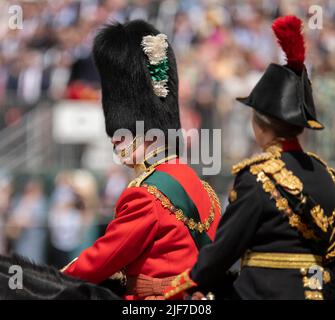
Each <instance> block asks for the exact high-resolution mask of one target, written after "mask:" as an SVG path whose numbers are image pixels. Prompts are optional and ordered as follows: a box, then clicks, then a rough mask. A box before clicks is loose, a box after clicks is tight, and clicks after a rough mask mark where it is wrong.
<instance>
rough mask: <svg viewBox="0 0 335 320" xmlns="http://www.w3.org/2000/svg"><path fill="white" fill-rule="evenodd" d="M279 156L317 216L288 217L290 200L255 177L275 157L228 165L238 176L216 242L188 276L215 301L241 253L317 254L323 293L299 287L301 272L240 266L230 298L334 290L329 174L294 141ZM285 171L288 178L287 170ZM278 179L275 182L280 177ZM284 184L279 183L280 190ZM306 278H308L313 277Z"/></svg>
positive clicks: (333, 187) (334, 206)
mask: <svg viewBox="0 0 335 320" xmlns="http://www.w3.org/2000/svg"><path fill="white" fill-rule="evenodd" d="M277 151H278V150H277ZM277 151H276V152H277ZM279 152H280V154H279V155H278V154H277V156H276V157H275V162H276V161H277V160H279V162H278V161H277V162H276V163H274V165H276V164H277V163H281V162H280V161H282V162H283V164H284V165H285V167H284V168H285V169H286V170H288V171H291V173H290V172H288V175H289V177H290V179H292V181H293V182H292V184H293V188H294V187H297V188H299V186H302V188H303V191H302V192H303V194H304V195H308V197H309V198H311V199H313V201H314V202H315V203H316V207H317V205H319V207H317V209H319V211H317V212H318V213H320V212H321V214H319V215H316V216H315V217H314V218H313V216H312V214H311V212H307V213H306V212H305V214H307V215H310V216H309V217H308V216H307V218H306V219H305V218H304V216H302V215H301V214H300V215H298V214H297V213H296V212H293V211H292V210H291V211H290V213H289V214H287V212H288V211H287V210H286V209H287V208H286V206H288V207H289V204H290V203H291V202H288V203H289V204H288V203H287V202H286V201H285V200H282V199H281V200H280V198H283V196H282V194H280V193H279V194H278V190H277V189H276V190H277V193H276V191H274V190H272V188H271V186H269V185H267V184H266V183H265V184H264V181H263V182H262V181H261V179H260V178H259V177H262V176H258V175H256V173H257V170H260V169H259V168H262V165H264V164H265V165H266V166H268V167H269V166H270V167H271V163H272V162H271V161H273V159H274V158H272V159H271V156H269V154H268V152H265V153H264V154H262V155H259V156H256V157H254V158H251V159H247V160H245V161H242V162H241V163H240V164H238V165H237V166H235V167H233V170H234V171H235V173H237V176H236V179H235V183H234V189H233V191H232V192H231V194H230V204H229V206H228V207H227V209H226V212H225V213H224V215H223V217H222V219H221V221H220V223H219V227H218V229H217V233H216V236H215V240H214V242H213V243H212V244H210V245H208V246H206V247H204V248H203V249H202V250H201V251H200V253H199V257H198V260H197V263H196V264H195V266H194V267H193V269H192V270H191V272H190V276H191V278H192V280H194V281H195V282H196V283H197V284H198V285H199V286H200V288H201V290H203V291H205V292H208V291H212V292H214V293H216V295H217V297H218V298H219V297H220V296H221V295H224V294H225V292H223V291H224V290H225V288H226V287H225V281H226V280H227V275H226V272H227V270H228V269H229V268H230V267H231V266H232V265H233V264H234V263H235V262H236V261H237V260H238V259H240V258H241V257H242V256H243V255H244V254H245V253H246V252H261V253H262V252H266V253H298V254H301V253H305V254H313V255H317V256H321V257H322V259H323V261H324V262H323V266H324V268H325V269H324V270H325V271H327V273H326V272H324V275H323V278H324V279H323V280H325V281H324V282H323V288H322V290H315V288H314V290H313V289H311V288H309V286H308V284H307V285H306V284H305V286H304V281H303V278H304V275H303V274H302V272H301V271H302V270H300V269H282V268H264V267H249V266H245V267H242V269H241V272H240V274H239V276H238V278H237V280H236V281H235V282H234V284H233V290H234V297H235V298H239V299H305V298H307V299H308V298H310V299H313V296H312V297H308V292H311V291H312V293H314V294H315V293H321V296H320V295H319V296H317V297H319V298H320V297H324V298H327V297H328V298H329V296H327V292H328V291H329V290H330V289H327V288H331V286H334V276H332V273H331V270H332V268H334V267H333V265H334V262H332V261H333V258H335V247H334V241H335V239H334V238H335V236H334V228H333V223H334V221H333V220H334V210H335V184H334V180H333V178H334V176H333V174H334V173H333V171H332V169H331V168H329V167H328V166H327V165H326V164H325V163H324V162H323V161H322V160H321V159H319V158H318V157H317V156H311V155H309V154H307V153H305V152H303V150H302V149H301V147H300V145H299V143H298V141H297V140H293V141H288V142H283V143H282V145H281V146H280V149H279ZM259 165H260V167H259ZM257 166H258V167H257ZM255 167H256V168H255ZM252 168H254V169H252ZM269 170H270V171H271V169H269ZM252 172H253V173H252ZM284 173H285V174H287V171H285V172H284ZM277 178H278V177H277ZM296 178H298V180H297V179H296ZM290 179H287V180H288V181H289V180H290ZM274 180H275V179H274ZM274 180H273V181H274ZM278 181H279V182H280V179H279V178H278ZM299 181H300V184H299V183H298V182H299ZM285 183H286V182H285V181H284V182H283V185H284V186H285ZM279 187H280V183H279ZM269 190H271V191H269ZM292 190H293V189H292ZM273 192H275V193H274V194H275V195H277V200H278V199H279V200H278V201H277V200H276V197H274V195H273ZM292 193H295V192H293V191H292ZM285 195H288V196H287V197H286V198H292V199H293V200H294V199H295V200H296V198H297V195H293V194H291V193H285ZM292 199H291V200H292ZM288 200H290V199H288ZM322 210H323V211H322ZM305 211H306V210H305ZM322 222H323V223H324V224H325V226H326V227H327V228H325V227H324V228H323V230H322V228H321V227H320V226H322ZM320 239H321V240H320ZM307 276H308V278H310V277H311V276H312V275H310V274H308V275H307ZM318 289H320V288H318ZM327 290H328V291H327ZM333 298H334V299H335V297H333Z"/></svg>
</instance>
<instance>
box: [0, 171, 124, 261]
mask: <svg viewBox="0 0 335 320" xmlns="http://www.w3.org/2000/svg"><path fill="white" fill-rule="evenodd" d="M25 180H26V181H25V182H24V183H22V181H21V182H20V187H19V188H16V185H17V182H16V181H15V179H12V178H11V177H9V176H1V177H0V254H8V253H10V252H15V253H17V254H20V255H23V256H26V257H29V258H30V259H32V260H34V261H35V262H38V263H48V264H51V265H54V266H56V267H57V268H61V267H62V266H64V265H66V264H67V263H68V262H69V261H71V260H72V259H74V258H75V257H77V256H78V255H79V253H80V252H81V251H82V250H83V249H85V248H86V247H89V246H90V245H91V244H92V243H93V242H94V241H95V239H97V238H98V237H99V236H100V235H102V234H103V233H104V231H105V227H106V225H107V224H108V223H109V222H110V220H112V219H113V217H114V216H113V215H114V208H115V204H116V201H117V199H118V197H119V195H120V194H121V192H122V191H123V189H124V188H125V187H126V186H127V183H128V180H129V177H128V176H127V172H125V171H120V170H118V171H116V172H115V170H114V169H112V170H111V171H110V172H109V173H108V175H107V177H105V179H103V181H102V184H101V183H100V184H99V179H97V178H96V177H95V176H94V175H93V174H92V173H90V172H88V171H85V170H72V171H62V172H59V173H58V174H57V175H56V176H55V178H54V181H53V183H52V185H51V192H47V189H48V188H47V186H46V179H41V178H36V177H28V178H27V179H25Z"/></svg>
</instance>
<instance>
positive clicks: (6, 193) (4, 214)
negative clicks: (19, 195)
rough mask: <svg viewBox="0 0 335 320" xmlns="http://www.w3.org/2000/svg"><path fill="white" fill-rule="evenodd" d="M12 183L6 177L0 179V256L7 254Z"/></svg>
mask: <svg viewBox="0 0 335 320" xmlns="http://www.w3.org/2000/svg"><path fill="white" fill-rule="evenodd" d="M12 191H13V190H12V183H11V179H10V178H9V177H7V176H2V177H0V254H6V253H7V249H8V246H7V241H6V240H7V239H6V225H7V219H8V214H9V210H10V205H11V197H12Z"/></svg>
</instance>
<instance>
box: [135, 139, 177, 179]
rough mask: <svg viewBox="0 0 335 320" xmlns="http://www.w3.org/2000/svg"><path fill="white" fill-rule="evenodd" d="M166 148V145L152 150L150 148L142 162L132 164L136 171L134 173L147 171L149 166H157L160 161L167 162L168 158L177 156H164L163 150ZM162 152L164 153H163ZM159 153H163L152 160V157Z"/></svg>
mask: <svg viewBox="0 0 335 320" xmlns="http://www.w3.org/2000/svg"><path fill="white" fill-rule="evenodd" d="M167 149H168V148H167V147H166V146H160V147H158V148H156V149H154V150H152V151H151V152H149V153H148V154H147V155H146V156H145V158H144V159H143V161H142V162H140V163H137V164H135V165H134V169H135V171H136V173H142V172H144V171H147V170H149V169H151V168H154V167H156V166H158V165H159V164H161V163H164V162H167V161H169V160H172V159H175V158H177V155H176V154H172V155H170V156H165V151H166V150H167ZM163 152H164V154H163ZM160 154H163V155H162V157H158V159H155V160H154V161H152V160H153V158H155V157H157V156H159V155H160Z"/></svg>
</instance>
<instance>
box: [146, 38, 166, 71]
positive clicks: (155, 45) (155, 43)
mask: <svg viewBox="0 0 335 320" xmlns="http://www.w3.org/2000/svg"><path fill="white" fill-rule="evenodd" d="M141 44H142V46H143V51H144V53H145V54H146V55H147V57H148V59H149V62H150V64H153V65H156V64H159V63H160V62H161V61H162V60H163V59H165V58H166V51H167V48H168V42H167V36H166V35H165V34H163V33H159V34H157V35H156V36H144V37H143V39H142V43H141Z"/></svg>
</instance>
